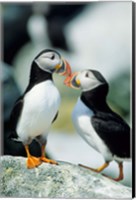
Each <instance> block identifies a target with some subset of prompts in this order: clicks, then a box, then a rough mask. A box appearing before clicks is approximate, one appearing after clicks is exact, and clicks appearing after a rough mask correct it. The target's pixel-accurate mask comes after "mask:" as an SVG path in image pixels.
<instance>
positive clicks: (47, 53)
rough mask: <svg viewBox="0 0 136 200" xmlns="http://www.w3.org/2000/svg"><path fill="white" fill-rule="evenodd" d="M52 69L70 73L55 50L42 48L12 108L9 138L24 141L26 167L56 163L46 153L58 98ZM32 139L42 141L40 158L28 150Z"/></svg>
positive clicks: (64, 73) (58, 101) (60, 72)
mask: <svg viewBox="0 0 136 200" xmlns="http://www.w3.org/2000/svg"><path fill="white" fill-rule="evenodd" d="M54 72H56V73H58V74H60V75H64V76H67V75H70V74H71V68H70V65H69V64H68V62H67V61H66V60H64V59H63V58H62V57H61V55H60V54H59V53H58V52H57V51H54V50H49V49H46V50H43V51H42V52H40V53H39V54H38V55H37V56H36V57H35V58H34V60H33V62H32V65H31V72H30V80H29V84H28V86H27V88H26V90H25V92H24V94H23V95H22V96H21V97H20V98H19V99H18V100H17V101H16V103H15V106H14V108H13V110H12V112H11V121H10V125H11V134H10V138H12V139H14V140H18V141H21V142H22V143H23V145H24V147H25V150H26V153H27V168H34V167H37V166H38V165H40V164H41V162H42V161H43V162H47V163H51V164H57V162H56V161H54V160H50V159H47V158H46V157H45V146H46V142H47V135H48V132H49V129H50V126H51V124H52V123H53V121H55V119H56V117H57V115H58V109H59V105H60V100H61V98H60V94H59V91H58V89H57V88H56V87H55V85H54V83H53V79H52V74H53V73H54ZM33 139H36V140H37V141H38V142H39V143H40V145H41V157H40V158H37V157H34V156H32V155H31V154H30V152H29V144H30V143H31V142H32V140H33Z"/></svg>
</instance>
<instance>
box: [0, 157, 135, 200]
mask: <svg viewBox="0 0 136 200" xmlns="http://www.w3.org/2000/svg"><path fill="white" fill-rule="evenodd" d="M58 163H59V165H51V164H46V163H43V164H42V165H40V166H39V167H38V168H35V169H29V170H28V169H27V168H26V165H25V164H26V158H23V157H12V156H2V157H1V175H0V176H1V177H0V196H1V197H22V198H24V197H31V198H37V197H42V198H107V199H108V198H131V196H132V189H131V188H129V187H126V186H123V185H121V184H120V183H116V182H114V181H112V180H110V179H108V178H106V177H104V176H102V175H101V174H97V173H95V172H92V171H90V170H87V169H84V168H82V167H79V166H77V165H74V164H70V163H66V162H58Z"/></svg>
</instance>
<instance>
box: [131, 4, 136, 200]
mask: <svg viewBox="0 0 136 200" xmlns="http://www.w3.org/2000/svg"><path fill="white" fill-rule="evenodd" d="M135 6H136V4H135V3H134V2H132V198H134V197H135V190H136V189H135Z"/></svg>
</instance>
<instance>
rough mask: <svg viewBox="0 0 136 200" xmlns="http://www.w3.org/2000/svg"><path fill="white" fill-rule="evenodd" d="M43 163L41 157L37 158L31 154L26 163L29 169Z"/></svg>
mask: <svg viewBox="0 0 136 200" xmlns="http://www.w3.org/2000/svg"><path fill="white" fill-rule="evenodd" d="M41 163H42V162H41V160H40V158H36V157H34V156H29V157H28V158H27V163H26V165H27V168H28V169H32V168H35V167H38V166H39V165H41Z"/></svg>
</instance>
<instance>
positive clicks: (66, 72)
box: [55, 59, 72, 76]
mask: <svg viewBox="0 0 136 200" xmlns="http://www.w3.org/2000/svg"><path fill="white" fill-rule="evenodd" d="M55 69H56V71H55V72H56V73H57V74H59V75H61V76H71V73H72V72H71V67H70V65H69V63H68V62H67V61H66V60H65V59H62V63H61V64H60V65H57V66H56V67H55Z"/></svg>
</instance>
